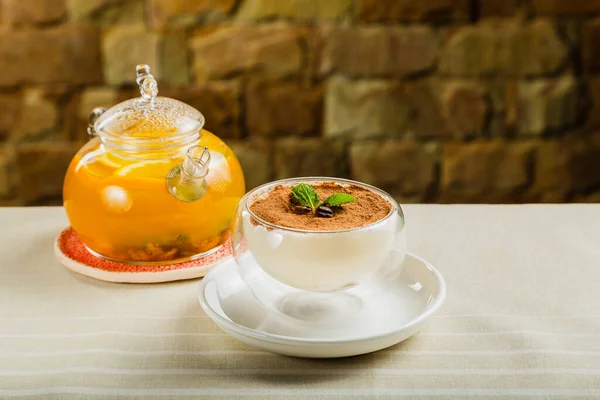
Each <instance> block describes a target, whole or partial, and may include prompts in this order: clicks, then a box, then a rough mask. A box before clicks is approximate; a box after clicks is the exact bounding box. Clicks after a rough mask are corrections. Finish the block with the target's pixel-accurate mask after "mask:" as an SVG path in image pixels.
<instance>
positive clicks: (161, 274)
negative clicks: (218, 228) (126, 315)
mask: <svg viewBox="0 0 600 400" xmlns="http://www.w3.org/2000/svg"><path fill="white" fill-rule="evenodd" d="M54 254H55V255H56V258H57V259H58V261H60V263H61V264H62V265H64V266H65V267H66V268H68V269H70V270H71V271H73V272H77V273H79V274H82V275H86V276H89V277H91V278H95V279H99V280H102V281H108V282H121V283H157V282H171V281H179V280H183V279H194V278H200V277H203V276H204V275H205V274H206V273H207V272H208V271H209V270H210V269H211V268H212V267H213V266H215V265H217V264H219V263H221V262H223V261H226V260H228V259H229V258H230V257H231V244H230V241H229V240H228V241H227V242H226V243H225V244H224V245H223V246H221V247H220V248H219V249H218V250H217V251H215V252H214V253H212V254H209V255H207V256H206V257H202V258H199V259H197V260H192V261H187V262H184V263H179V264H171V265H131V264H122V263H118V262H114V261H109V260H105V259H102V258H99V257H97V256H95V255H93V254H92V253H90V252H89V251H88V249H87V248H86V247H85V245H84V244H83V242H82V241H81V239H79V237H78V236H77V234H76V233H75V231H74V230H73V228H71V227H68V228H66V229H65V230H63V231H62V232H61V233H60V235H58V237H57V238H56V241H55V242H54Z"/></svg>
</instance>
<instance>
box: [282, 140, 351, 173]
mask: <svg viewBox="0 0 600 400" xmlns="http://www.w3.org/2000/svg"><path fill="white" fill-rule="evenodd" d="M274 154H275V155H274V166H275V178H276V179H283V178H291V177H297V176H337V177H345V176H346V175H347V172H346V171H347V160H346V151H345V148H344V143H342V142H341V141H323V140H321V139H316V138H310V139H307V138H297V137H289V138H284V139H279V140H277V141H276V142H275V153H274Z"/></svg>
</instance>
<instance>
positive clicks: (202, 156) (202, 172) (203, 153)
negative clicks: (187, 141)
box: [167, 146, 210, 202]
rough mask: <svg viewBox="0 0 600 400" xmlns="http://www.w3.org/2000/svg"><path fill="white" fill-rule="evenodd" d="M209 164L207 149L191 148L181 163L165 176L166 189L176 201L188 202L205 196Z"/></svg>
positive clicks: (201, 147) (200, 147)
mask: <svg viewBox="0 0 600 400" xmlns="http://www.w3.org/2000/svg"><path fill="white" fill-rule="evenodd" d="M209 164H210V152H209V151H208V147H203V146H192V147H190V148H189V149H188V151H187V155H186V156H185V159H184V160H183V162H182V163H181V164H180V165H178V166H176V167H174V168H173V169H171V170H170V171H169V173H168V174H167V188H168V189H169V192H171V194H172V195H173V196H174V197H175V198H177V199H178V200H181V201H185V202H190V201H196V200H199V199H201V198H202V196H204V195H205V194H206V190H207V188H206V179H205V178H206V175H207V174H208V166H209Z"/></svg>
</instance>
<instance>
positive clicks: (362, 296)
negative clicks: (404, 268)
mask: <svg viewBox="0 0 600 400" xmlns="http://www.w3.org/2000/svg"><path fill="white" fill-rule="evenodd" d="M325 182H327V183H329V182H332V183H335V184H338V185H341V186H348V185H357V186H359V187H361V188H363V189H368V190H370V191H372V192H373V193H375V194H377V195H379V196H381V197H382V198H383V199H385V200H386V201H387V202H389V204H390V206H391V210H390V212H389V213H388V214H387V215H386V216H385V217H383V218H382V219H380V220H378V221H376V222H373V223H370V224H368V225H364V226H359V227H356V228H351V229H343V230H305V229H296V228H290V227H284V226H280V225H277V224H274V223H270V222H267V221H265V220H263V219H261V218H259V217H258V216H257V215H256V214H255V213H253V211H252V210H251V208H250V206H251V205H252V204H253V202H254V201H256V200H257V199H261V198H264V197H265V196H266V195H267V194H268V193H269V192H270V191H271V190H272V189H273V188H274V187H276V186H279V185H284V186H289V187H290V190H291V188H292V187H294V186H295V185H297V184H300V183H306V184H309V185H314V184H319V183H325ZM231 240H232V245H233V256H234V259H235V261H236V263H237V265H238V268H239V271H240V276H241V277H242V279H243V280H244V281H245V282H246V284H247V285H248V286H249V288H250V290H251V292H252V294H253V295H254V297H255V298H256V299H257V300H258V301H259V302H260V303H261V304H262V305H263V306H265V307H267V308H269V309H271V310H272V311H276V312H278V313H280V314H283V315H286V316H287V317H290V318H292V319H293V320H295V321H297V322H298V321H300V322H309V323H315V322H316V323H326V322H330V321H332V320H339V319H344V318H352V317H353V316H356V315H358V314H359V313H360V312H361V310H362V308H363V304H364V303H365V302H366V301H368V300H369V296H373V295H379V294H380V291H381V288H382V287H383V286H385V280H386V277H389V275H390V274H397V273H399V272H400V268H401V265H402V261H403V260H404V257H405V255H406V235H405V229H404V214H403V212H402V208H401V207H400V206H399V205H398V203H396V201H395V200H394V199H393V198H392V197H391V196H390V195H389V194H387V193H385V192H383V191H381V190H380V189H377V188H375V187H372V186H369V185H366V184H363V183H360V182H355V181H351V180H346V179H339V178H326V177H310V178H293V179H285V180H281V181H276V182H272V183H268V184H266V185H263V186H260V187H258V188H256V189H254V190H252V191H250V192H249V193H247V194H246V195H245V196H244V197H243V198H242V200H241V201H240V204H239V205H238V208H237V212H236V218H235V222H234V228H233V233H232V238H231ZM382 285H383V286H382Z"/></svg>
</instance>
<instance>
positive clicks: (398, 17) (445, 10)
mask: <svg viewBox="0 0 600 400" xmlns="http://www.w3.org/2000/svg"><path fill="white" fill-rule="evenodd" d="M357 7H358V12H357V14H358V18H359V19H360V20H361V21H366V22H399V21H402V22H404V21H425V20H427V21H433V22H449V21H466V20H467V19H468V18H469V1H468V0H427V1H415V0H358V5H357Z"/></svg>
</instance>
